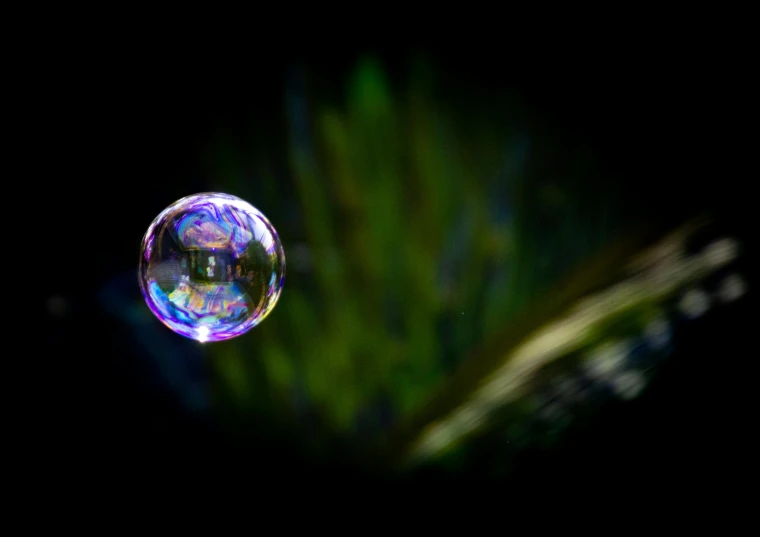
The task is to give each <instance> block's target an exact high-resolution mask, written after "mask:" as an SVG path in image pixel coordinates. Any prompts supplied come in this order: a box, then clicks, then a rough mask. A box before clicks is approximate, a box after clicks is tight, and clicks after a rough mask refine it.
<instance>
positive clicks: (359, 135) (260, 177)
mask: <svg viewBox="0 0 760 537" xmlns="http://www.w3.org/2000/svg"><path fill="white" fill-rule="evenodd" d="M441 87H442V86H441V84H440V81H439V80H437V79H436V73H435V72H434V70H433V69H432V67H431V66H430V65H429V64H428V63H426V62H424V61H422V60H420V61H419V62H418V63H417V64H416V65H415V68H414V69H411V70H410V76H409V77H408V79H406V80H403V81H400V82H396V83H395V84H394V83H391V82H390V81H389V79H388V78H387V77H386V74H385V72H384V70H383V66H382V65H381V64H380V63H378V62H377V61H374V60H373V59H371V58H370V59H365V60H364V61H362V62H361V63H360V64H359V65H357V67H356V69H355V70H354V72H353V73H352V75H351V77H350V78H349V80H347V81H346V88H345V98H344V99H343V100H340V99H332V102H330V100H326V99H320V94H319V91H318V88H312V87H311V86H310V80H309V77H308V72H296V73H294V76H293V78H292V80H291V85H290V87H289V94H288V96H287V110H286V117H287V119H288V127H289V128H288V133H289V143H288V152H287V164H288V166H287V168H286V172H285V173H287V174H292V180H288V179H287V178H284V177H277V176H276V175H275V174H273V173H272V172H271V170H272V169H275V168H276V166H273V165H271V159H270V161H269V162H268V161H267V160H266V157H265V156H261V155H257V157H258V162H259V163H265V164H262V165H259V166H258V167H257V166H256V165H251V164H250V163H251V162H252V161H254V160H256V159H254V158H252V157H251V155H229V150H227V151H228V156H227V157H226V158H223V157H224V155H223V154H222V153H219V154H216V155H215V156H212V158H211V159H210V160H209V162H210V163H211V165H212V166H216V167H215V168H213V170H210V173H211V174H212V175H213V177H214V179H215V181H216V182H217V183H218V184H219V186H220V188H224V187H226V188H227V189H228V190H231V191H232V192H233V193H236V194H240V195H243V196H245V197H247V198H248V199H250V195H247V194H249V193H250V192H252V191H253V187H252V186H248V185H247V183H248V182H252V183H260V185H258V186H257V187H256V190H257V192H259V193H263V198H264V199H252V200H251V201H253V202H254V203H255V204H257V205H258V206H260V207H270V208H271V207H276V208H277V209H276V210H275V212H276V213H278V214H279V215H281V216H279V219H273V223H274V225H275V226H276V227H277V228H278V229H279V230H280V234H281V237H282V240H283V243H284V247H285V251H286V256H287V262H288V274H287V278H286V284H285V290H284V292H283V295H282V298H281V301H280V303H279V305H278V306H277V309H276V311H275V313H274V314H273V315H271V316H270V318H269V319H268V320H267V321H266V323H263V324H262V325H261V326H260V327H258V328H257V329H256V330H255V331H254V332H253V333H252V334H250V335H249V336H246V337H244V338H240V339H238V340H235V341H231V342H225V343H223V344H218V345H214V346H210V347H209V350H208V352H209V353H210V355H211V357H212V363H213V364H214V365H213V367H214V370H215V374H216V376H217V380H216V382H217V384H216V390H217V395H218V400H217V402H218V404H219V405H220V406H219V411H220V412H221V413H222V414H224V415H226V416H233V415H238V416H245V415H246V414H247V413H249V412H255V413H261V414H266V415H268V416H270V417H271V419H272V420H274V421H276V422H277V423H279V424H288V425H286V427H290V428H292V429H294V430H296V431H298V434H303V435H307V436H308V438H305V439H304V440H305V442H306V443H307V444H308V445H310V446H323V447H324V448H325V449H327V448H328V447H329V446H330V443H329V440H328V439H329V438H333V437H334V436H337V437H338V438H341V439H343V440H346V441H347V442H349V443H352V444H356V445H366V442H365V441H366V440H373V441H378V440H381V438H382V434H383V433H385V432H387V431H388V430H389V429H390V428H391V427H392V426H395V425H396V424H398V423H400V422H403V421H404V420H406V419H408V418H410V417H411V416H413V415H414V413H415V411H418V410H419V409H420V408H421V406H423V405H424V404H425V403H426V401H428V400H429V399H430V397H431V396H432V395H433V394H434V392H436V390H438V389H440V388H441V386H443V385H444V384H445V381H446V379H447V378H448V377H449V376H450V375H451V374H452V373H453V371H454V370H456V369H457V368H458V367H459V366H461V364H462V363H466V362H467V360H468V357H469V356H470V355H471V354H472V353H473V352H474V351H475V350H479V349H480V348H481V347H482V345H483V343H484V342H489V341H491V340H492V339H493V338H494V337H495V336H497V335H499V334H501V333H503V332H504V331H505V330H507V331H508V330H509V329H510V328H511V327H512V326H513V325H514V324H515V322H517V321H519V319H520V315H521V313H522V312H523V311H524V310H525V308H526V307H527V306H529V305H530V304H532V303H534V302H535V301H536V300H537V299H539V298H542V297H544V296H545V294H546V293H547V291H548V290H549V289H550V288H551V286H552V285H553V284H555V283H556V282H557V281H558V280H559V279H560V278H561V277H563V276H566V275H567V274H568V273H569V271H570V270H571V269H577V267H578V266H579V264H581V263H582V262H583V261H585V260H587V259H588V258H589V257H590V256H591V255H592V254H594V253H596V252H597V250H599V248H600V247H602V246H603V245H605V244H608V243H609V242H610V241H611V240H613V239H615V238H620V237H621V235H622V234H623V233H624V232H625V231H626V229H627V226H628V227H630V225H631V222H630V219H628V220H627V215H626V213H625V205H624V204H623V203H622V202H621V199H620V193H619V192H618V191H617V185H616V183H615V181H613V180H610V179H609V178H604V177H600V176H599V173H598V170H596V169H595V166H594V160H593V157H594V155H593V153H592V151H591V149H590V148H589V147H584V145H583V144H582V142H579V141H578V140H572V139H568V140H559V139H551V138H550V137H547V136H546V135H545V133H543V132H541V131H540V129H539V128H537V127H536V126H535V125H534V124H533V123H531V121H530V117H529V116H528V115H527V114H526V113H524V112H523V110H522V109H521V103H520V102H519V100H518V99H517V98H516V97H513V96H510V95H508V94H505V95H496V94H492V95H483V96H478V95H476V94H459V95H457V94H456V93H455V92H449V93H447V92H444V91H441ZM479 98H480V99H482V100H480V101H479ZM457 99H458V100H457ZM463 103H467V104H469V106H467V105H465V104H463ZM267 165H268V166H267ZM290 189H294V190H295V191H294V192H293V191H291V190H290ZM286 203H289V204H292V205H291V206H290V207H282V204H286ZM266 212H268V213H271V212H272V209H269V210H266ZM286 215H287V216H286ZM602 276H603V274H602V273H599V271H598V270H597V271H595V272H593V273H590V274H588V277H587V278H586V281H585V282H584V283H583V285H581V287H580V288H578V289H576V290H574V292H576V293H577V292H579V291H581V290H582V288H583V287H589V286H594V285H598V284H599V281H595V280H594V278H600V277H602ZM581 279H582V276H581ZM589 279H590V280H591V281H588V280H589ZM544 313H545V314H548V313H550V312H547V311H545V312H544ZM540 320H541V319H540V318H532V321H533V322H540ZM498 354H499V355H500V356H501V353H498Z"/></svg>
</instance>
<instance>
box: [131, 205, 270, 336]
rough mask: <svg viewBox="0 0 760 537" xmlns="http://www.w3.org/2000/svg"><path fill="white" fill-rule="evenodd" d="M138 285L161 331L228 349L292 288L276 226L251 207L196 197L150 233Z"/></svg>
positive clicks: (170, 211) (165, 215)
mask: <svg viewBox="0 0 760 537" xmlns="http://www.w3.org/2000/svg"><path fill="white" fill-rule="evenodd" d="M138 278H139V281H140V290H141V291H142V294H143V296H144V297H145V302H147V304H148V307H149V308H150V310H151V311H152V312H153V314H154V315H155V316H156V317H158V319H159V320H160V321H161V322H162V323H164V324H165V325H166V326H168V327H169V328H171V329H172V330H173V331H175V332H177V333H178V334H181V335H183V336H186V337H189V338H192V339H195V340H197V341H200V342H207V341H222V340H225V339H230V338H233V337H236V336H239V335H241V334H244V333H245V332H247V331H248V330H250V329H251V328H253V327H254V326H256V325H257V324H259V323H260V322H261V321H262V320H264V318H265V317H266V316H267V315H268V314H269V312H271V311H272V309H273V308H274V306H275V304H277V300H278V299H279V298H280V292H281V291H282V285H283V283H284V281H285V253H284V252H283V249H282V244H281V243H280V239H279V237H278V236H277V232H276V231H275V229H274V227H272V224H271V223H269V220H267V218H266V217H265V216H264V215H263V214H262V213H261V212H260V211H259V210H258V209H256V208H255V207H253V206H252V205H251V204H249V203H248V202H246V201H243V200H242V199H240V198H237V197H235V196H231V195H229V194H221V193H216V192H207V193H203V194H195V195H193V196H187V197H185V198H182V199H181V200H179V201H177V202H175V203H173V204H172V205H170V206H169V207H167V208H166V209H164V210H163V211H162V212H161V214H159V215H158V216H157V217H156V219H155V220H154V221H153V223H152V224H151V225H150V227H149V228H148V231H147V232H146V233H145V237H144V238H143V241H142V248H141V251H140V267H139V273H138Z"/></svg>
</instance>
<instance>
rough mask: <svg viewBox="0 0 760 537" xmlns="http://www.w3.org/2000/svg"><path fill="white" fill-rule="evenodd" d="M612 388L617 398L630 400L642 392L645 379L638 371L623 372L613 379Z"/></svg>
mask: <svg viewBox="0 0 760 537" xmlns="http://www.w3.org/2000/svg"><path fill="white" fill-rule="evenodd" d="M612 386H613V389H614V390H615V394H616V395H617V396H618V397H620V398H621V399H626V400H631V399H634V398H636V397H638V395H639V394H640V393H641V392H642V390H643V389H644V387H645V386H646V379H645V378H644V375H642V374H641V373H639V372H638V371H625V372H623V373H620V374H619V375H617V376H616V377H615V379H614V380H613V381H612Z"/></svg>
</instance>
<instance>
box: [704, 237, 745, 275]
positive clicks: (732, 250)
mask: <svg viewBox="0 0 760 537" xmlns="http://www.w3.org/2000/svg"><path fill="white" fill-rule="evenodd" d="M738 252H739V244H738V243H737V242H736V241H735V240H733V239H728V238H725V239H720V240H717V241H715V242H713V243H712V244H710V245H709V246H707V247H706V248H705V250H704V253H703V255H704V259H705V261H706V262H707V264H708V265H709V266H710V267H711V268H717V267H722V266H723V265H726V264H727V263H730V262H731V261H733V260H734V259H736V257H737V255H738Z"/></svg>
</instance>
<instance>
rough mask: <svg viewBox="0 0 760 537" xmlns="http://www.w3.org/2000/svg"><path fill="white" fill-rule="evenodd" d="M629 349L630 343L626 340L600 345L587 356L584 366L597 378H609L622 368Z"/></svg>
mask: <svg viewBox="0 0 760 537" xmlns="http://www.w3.org/2000/svg"><path fill="white" fill-rule="evenodd" d="M629 351H630V344H629V343H628V342H627V341H625V342H616V343H607V344H604V345H601V346H599V347H598V348H597V349H595V350H594V351H593V353H592V354H591V356H590V357H589V361H588V363H587V364H586V368H587V370H588V372H589V374H590V375H591V376H592V377H594V378H595V379H597V380H606V379H609V378H610V377H611V376H613V375H614V374H615V373H616V372H618V371H620V370H621V369H622V368H623V366H624V365H625V358H626V356H627V355H628V352H629Z"/></svg>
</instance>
